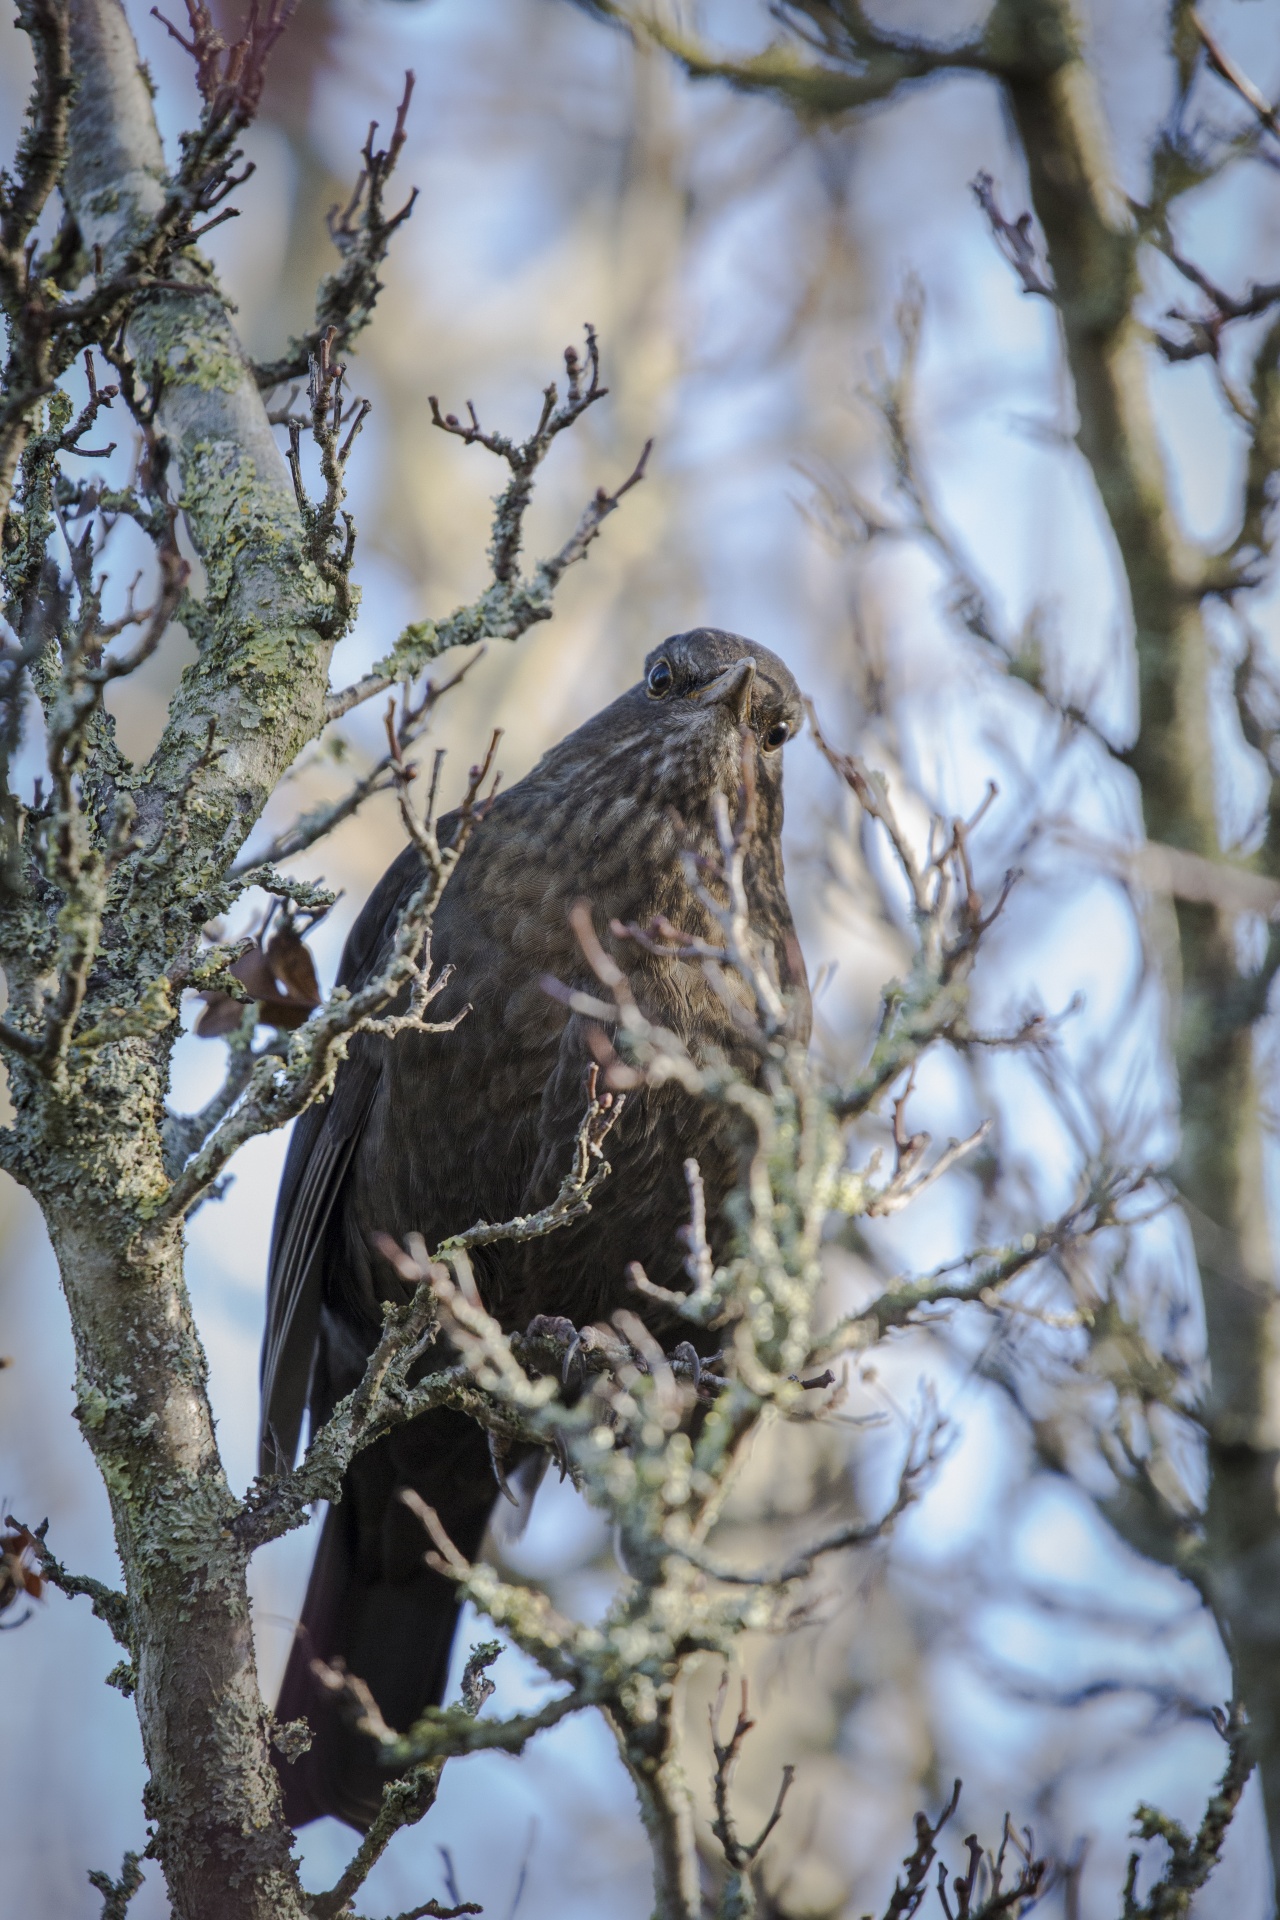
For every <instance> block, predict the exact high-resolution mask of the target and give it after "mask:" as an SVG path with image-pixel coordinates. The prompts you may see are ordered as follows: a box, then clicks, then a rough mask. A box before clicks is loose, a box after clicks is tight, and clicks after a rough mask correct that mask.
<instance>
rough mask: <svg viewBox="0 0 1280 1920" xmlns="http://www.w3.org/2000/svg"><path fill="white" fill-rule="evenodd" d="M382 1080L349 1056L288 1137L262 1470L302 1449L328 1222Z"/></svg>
mask: <svg viewBox="0 0 1280 1920" xmlns="http://www.w3.org/2000/svg"><path fill="white" fill-rule="evenodd" d="M379 1078H380V1067H379V1064H378V1062H377V1061H376V1060H372V1059H370V1058H369V1057H368V1056H367V1055H366V1056H365V1057H363V1058H361V1059H351V1058H348V1059H347V1060H346V1061H345V1062H344V1064H343V1066H342V1069H341V1070H340V1072H339V1074H338V1080H337V1085H336V1086H335V1088H334V1092H333V1095H332V1097H331V1098H330V1099H329V1100H327V1101H325V1103H324V1104H323V1105H320V1104H319V1103H317V1104H315V1105H313V1106H310V1107H308V1108H307V1110H306V1112H305V1113H304V1114H303V1115H302V1117H301V1119H300V1120H299V1121H298V1124H297V1126H296V1127H295V1128H294V1131H293V1139H292V1140H291V1141H290V1142H289V1152H288V1156H287V1158H286V1160H285V1163H284V1175H283V1177H282V1179H281V1182H280V1197H279V1199H278V1200H277V1202H276V1218H275V1227H274V1230H273V1232H272V1236H271V1258H270V1264H269V1266H268V1269H267V1325H266V1332H265V1335H264V1337H263V1342H262V1426H261V1431H260V1433H259V1437H258V1466H259V1471H260V1472H262V1473H283V1472H287V1471H288V1469H289V1468H290V1467H291V1466H292V1465H293V1460H294V1455H295V1453H296V1452H297V1448H298V1434H299V1432H300V1431H301V1427H302V1415H303V1411H304V1409H305V1407H306V1404H307V1390H308V1386H309V1384H310V1380H311V1362H312V1358H313V1355H314V1352H315V1344H316V1327H317V1324H318V1321H319V1317H320V1297H321V1287H322V1282H323V1273H322V1261H321V1254H322V1252H323V1246H324V1235H325V1228H326V1227H327V1226H328V1224H329V1216H330V1214H331V1213H332V1212H333V1206H334V1202H335V1200H336V1199H337V1197H338V1193H339V1191H340V1189H341V1186H342V1182H343V1179H344V1178H345V1176H346V1172H347V1168H348V1167H349V1166H350V1164H351V1158H352V1155H353V1154H354V1152H355V1150H356V1147H357V1145H358V1144H359V1140H360V1135H361V1132H362V1131H363V1128H364V1123H365V1120H366V1119H367V1118H368V1113H369V1109H370V1107H371V1106H372V1104H373V1097H374V1094H375V1093H376V1092H377V1089H378V1080H379Z"/></svg>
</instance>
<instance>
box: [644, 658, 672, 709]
mask: <svg viewBox="0 0 1280 1920" xmlns="http://www.w3.org/2000/svg"><path fill="white" fill-rule="evenodd" d="M672 678H673V675H672V672H671V662H670V661H669V660H655V661H654V663H653V665H652V666H651V667H650V669H649V678H648V681H647V683H646V684H647V686H648V688H649V693H650V696H651V697H652V698H653V699H654V700H661V698H662V696H663V694H664V693H670V691H671V681H672Z"/></svg>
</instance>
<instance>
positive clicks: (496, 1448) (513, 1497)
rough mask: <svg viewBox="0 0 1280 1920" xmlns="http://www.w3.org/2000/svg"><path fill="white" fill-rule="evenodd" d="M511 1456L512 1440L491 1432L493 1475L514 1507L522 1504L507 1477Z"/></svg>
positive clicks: (490, 1450) (499, 1487) (490, 1455)
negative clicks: (508, 1462)
mask: <svg viewBox="0 0 1280 1920" xmlns="http://www.w3.org/2000/svg"><path fill="white" fill-rule="evenodd" d="M510 1458H511V1442H510V1441H509V1440H503V1439H500V1438H499V1436H498V1435H497V1434H496V1433H493V1432H490V1434H489V1465H490V1466H491V1467H492V1469H493V1477H494V1479H495V1480H496V1481H497V1483H498V1491H499V1493H501V1494H503V1495H505V1497H506V1498H507V1499H508V1500H509V1501H510V1502H511V1504H512V1506H513V1507H518V1506H519V1505H520V1496H519V1494H518V1493H512V1491H511V1482H510V1481H509V1480H508V1479H507V1461H508V1460H509V1459H510Z"/></svg>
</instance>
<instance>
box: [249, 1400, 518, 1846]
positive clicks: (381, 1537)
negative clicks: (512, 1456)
mask: <svg viewBox="0 0 1280 1920" xmlns="http://www.w3.org/2000/svg"><path fill="white" fill-rule="evenodd" d="M405 1487H412V1488H413V1489H414V1491H415V1492H417V1493H418V1494H419V1495H420V1496H421V1498H422V1499H423V1500H425V1501H426V1502H427V1504H428V1505H429V1506H432V1507H434V1508H435V1509H436V1511H437V1513H438V1514H439V1515H440V1519H441V1521H442V1523H443V1525H444V1528H445V1531H446V1532H447V1533H448V1534H449V1536H450V1538H451V1539H452V1540H453V1542H454V1544H455V1545H456V1546H457V1547H458V1549H459V1550H460V1552H462V1553H463V1554H464V1555H465V1556H466V1557H467V1558H468V1559H470V1558H472V1557H473V1556H474V1555H475V1553H476V1552H477V1551H478V1549H479V1546H480V1541H481V1539H482V1537H483V1534H484V1530H485V1526H486V1524H487V1522H488V1519H489V1515H490V1513H491V1511H492V1509H493V1502H494V1498H495V1496H496V1493H497V1485H496V1483H495V1481H494V1478H493V1470H492V1467H491V1465H490V1461H489V1447H488V1440H487V1437H486V1435H485V1434H484V1432H483V1431H482V1430H481V1429H480V1428H479V1427H477V1426H476V1425H475V1423H474V1422H473V1421H471V1420H468V1419H466V1418H465V1416H464V1415H462V1414H457V1413H453V1412H451V1411H448V1410H445V1409H441V1410H438V1411H436V1412H433V1413H429V1414H424V1415H423V1416H422V1418H421V1419H419V1420H415V1421H413V1422H412V1423H411V1424H410V1425H409V1426H407V1427H404V1428H402V1429H400V1430H398V1431H396V1432H394V1433H391V1434H388V1435H387V1436H386V1437H385V1438H384V1439H382V1440H379V1441H378V1442H376V1443H375V1445H374V1446H372V1447H369V1448H367V1449H366V1451H365V1452H364V1453H362V1454H360V1455H358V1456H357V1458H356V1460H355V1461H354V1462H353V1463H352V1466H351V1469H350V1471H349V1472H348V1475H347V1479H346V1482H345V1485H344V1489H343V1497H342V1500H341V1502H340V1503H339V1504H338V1505H337V1506H335V1507H333V1508H331V1509H330V1511H329V1514H328V1516H327V1518H326V1520H325V1523H324V1529H323V1531H322V1534H321V1538H320V1545H319V1548H318V1549H317V1552H316V1558H315V1564H314V1566H313V1567H312V1570H311V1579H310V1582H309V1584H308V1587H307V1597H306V1599H305V1601H304V1602H303V1608H302V1617H301V1619H300V1620H299V1623H298V1630H297V1633H296V1635H295V1638H294V1642H293V1647H292V1649H291V1650H290V1654H289V1663H288V1666H287V1667H286V1669H285V1676H284V1680H283V1682H282V1683H281V1688H280V1697H279V1699H278V1701H277V1703H276V1718H277V1719H278V1720H280V1721H282V1722H283V1721H289V1720H296V1719H305V1720H306V1721H308V1722H309V1724H310V1726H311V1729H312V1742H311V1746H310V1748H309V1749H308V1751H307V1752H306V1753H304V1754H302V1755H300V1756H299V1758H298V1759H297V1760H293V1761H289V1760H286V1759H284V1758H283V1757H278V1758H277V1761H276V1765H277V1768H278V1770H279V1773H280V1779H281V1785H282V1787H283V1791H284V1807H285V1816H286V1818H287V1819H288V1821H289V1824H290V1825H291V1826H293V1827H299V1826H303V1825H304V1824H305V1823H306V1822H307V1821H308V1820H316V1819H319V1818H320V1817H321V1816H322V1815H324V1814H333V1815H334V1816H336V1818H337V1819H339V1820H345V1821H346V1822H347V1823H348V1825H350V1826H353V1827H356V1828H357V1829H359V1830H360V1831H361V1832H364V1831H365V1830H366V1829H367V1828H368V1826H369V1824H370V1822H371V1821H372V1820H373V1818H374V1816H375V1815H376V1813H377V1811H378V1806H379V1803H380V1801H381V1798H382V1790H383V1788H384V1786H385V1785H386V1783H387V1780H388V1778H389V1777H390V1776H389V1775H388V1773H387V1770H386V1768H385V1767H384V1766H383V1765H382V1764H381V1761H380V1755H379V1752H378V1749H377V1745H376V1743H375V1742H374V1741H373V1740H372V1739H371V1738H370V1737H369V1736H368V1735H367V1734H363V1733H360V1732H358V1731H357V1730H356V1728H355V1727H354V1726H352V1725H351V1722H350V1715H349V1712H346V1713H344V1711H343V1710H342V1708H341V1707H340V1706H335V1704H334V1702H333V1699H332V1696H331V1695H329V1694H327V1693H326V1692H324V1690H323V1689H322V1688H321V1686H320V1684H319V1682H318V1681H317V1680H316V1678H315V1675H314V1673H313V1671H312V1662H313V1661H316V1660H323V1661H325V1662H333V1661H335V1660H342V1661H343V1662H344V1663H345V1665H346V1667H347V1669H348V1671H349V1672H351V1673H353V1674H356V1675H358V1676H359V1678H360V1679H361V1680H363V1681H364V1682H365V1683H366V1685H367V1686H368V1687H369V1689H370V1691H371V1693H372V1694H373V1697H374V1699H375V1700H376V1701H377V1703H378V1706H379V1708H380V1710H381V1712H382V1715H383V1718H384V1719H385V1720H386V1721H387V1723H388V1725H390V1726H392V1727H394V1728H396V1730H397V1731H398V1732H404V1731H406V1730H407V1729H408V1728H409V1727H411V1726H412V1725H413V1722H414V1721H415V1720H416V1719H417V1718H418V1716H419V1715H420V1714H421V1713H422V1711H423V1709H424V1708H426V1707H430V1706H438V1705H439V1703H440V1700H441V1698H442V1696H443V1694H444V1689H445V1686H446V1684H447V1681H448V1677H449V1656H450V1651H451V1649H452V1646H453V1636H454V1631H455V1629H456V1627H457V1623H458V1603H457V1599H456V1597H455V1590H454V1587H453V1584H452V1582H451V1581H449V1580H446V1579H445V1578H444V1576H443V1575H441V1574H439V1573H436V1572H435V1571H434V1569H433V1568H431V1567H428V1566H427V1564H426V1557H425V1556H426V1553H427V1550H428V1547H429V1542H428V1541H427V1539H426V1537H425V1536H424V1533H423V1530H422V1527H421V1525H420V1523H419V1522H418V1520H417V1519H416V1518H415V1517H414V1515H413V1514H412V1513H411V1512H410V1510H409V1509H408V1507H407V1506H406V1505H405V1504H404V1502H403V1501H402V1500H401V1499H400V1498H399V1497H398V1496H399V1494H400V1492H401V1490H402V1489H403V1488H405Z"/></svg>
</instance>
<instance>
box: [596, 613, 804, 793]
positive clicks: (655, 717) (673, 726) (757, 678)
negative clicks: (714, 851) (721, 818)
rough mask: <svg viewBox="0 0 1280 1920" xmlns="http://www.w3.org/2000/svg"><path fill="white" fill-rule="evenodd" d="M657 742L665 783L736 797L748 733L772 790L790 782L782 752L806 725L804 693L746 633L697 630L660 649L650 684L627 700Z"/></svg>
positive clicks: (653, 746) (649, 665)
mask: <svg viewBox="0 0 1280 1920" xmlns="http://www.w3.org/2000/svg"><path fill="white" fill-rule="evenodd" d="M624 698H626V699H627V700H628V702H629V703H630V705H631V707H632V710H633V712H634V714H635V719H636V722H637V724H638V725H639V726H641V727H642V728H643V731H644V732H645V734H646V735H648V737H649V744H650V750H651V753H653V757H654V759H655V760H656V762H657V766H658V768H659V769H660V770H661V771H660V772H659V784H660V785H664V786H665V785H666V784H667V780H666V779H665V778H664V777H663V776H664V775H667V776H668V777H669V778H670V780H671V784H672V785H674V786H675V787H684V788H685V789H686V790H690V789H694V788H698V789H701V790H703V791H704V792H706V793H708V794H710V793H714V792H716V791H719V792H722V793H725V794H726V795H731V794H733V793H735V792H736V791H737V787H738V783H739V780H740V778H741V767H742V739H743V732H742V730H743V728H744V727H745V728H748V729H749V730H750V733H751V734H752V735H753V736H754V740H755V745H756V749H757V752H756V756H755V757H756V778H757V781H758V783H759V784H760V786H761V787H762V788H764V789H765V790H766V791H768V790H770V789H772V790H775V791H776V790H777V789H778V788H779V787H780V785H781V777H782V749H783V747H784V746H785V745H786V743H787V741H788V740H792V739H794V738H795V736H796V734H797V733H799V731H800V729H801V727H802V725H803V724H804V708H803V706H802V705H801V701H800V689H799V688H798V687H797V685H796V683H795V679H794V677H793V676H792V673H791V671H790V669H789V668H788V667H787V666H786V665H785V664H784V662H783V661H781V660H780V659H779V658H778V656H777V654H776V653H771V652H770V651H769V649H768V647H762V646H761V645H760V644H759V642H758V641H755V640H746V639H744V638H743V637H742V635H741V634H737V633H724V632H722V631H721V630H720V629H719V628H718V627H695V628H693V629H692V631H691V632H689V633H677V634H673V635H672V636H671V638H670V639H668V640H664V641H663V642H662V644H661V645H660V646H657V647H655V648H654V649H653V652H652V653H651V654H650V655H649V657H648V659H647V660H646V661H645V663H644V679H643V680H642V681H641V683H640V685H639V686H638V687H635V688H632V690H631V692H630V694H628V695H626V696H624Z"/></svg>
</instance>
